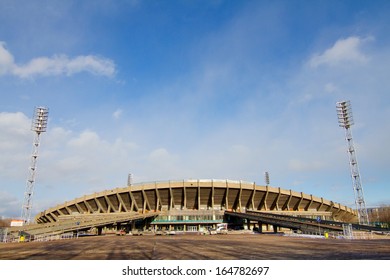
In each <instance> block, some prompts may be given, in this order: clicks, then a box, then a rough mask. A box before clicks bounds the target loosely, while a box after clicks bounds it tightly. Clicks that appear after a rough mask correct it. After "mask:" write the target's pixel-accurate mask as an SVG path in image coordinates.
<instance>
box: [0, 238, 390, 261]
mask: <svg viewBox="0 0 390 280" xmlns="http://www.w3.org/2000/svg"><path fill="white" fill-rule="evenodd" d="M0 259H3V260H19V259H22V260H209V259H211V260H235V259H240V260H243V259H254V260H339V259H340V260H389V259H390V239H370V240H345V239H315V238H302V237H290V236H282V235H271V234H270V235H267V234H239V235H233V234H232V235H230V234H229V235H208V236H200V235H174V236H154V235H150V236H92V237H80V238H78V239H66V240H55V241H47V242H28V243H0Z"/></svg>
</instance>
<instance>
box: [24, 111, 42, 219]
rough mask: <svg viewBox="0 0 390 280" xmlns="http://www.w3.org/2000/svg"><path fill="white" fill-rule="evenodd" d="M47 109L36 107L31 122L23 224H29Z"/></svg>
mask: <svg viewBox="0 0 390 280" xmlns="http://www.w3.org/2000/svg"><path fill="white" fill-rule="evenodd" d="M48 116H49V109H48V108H45V107H36V108H35V110H34V116H33V120H32V125H31V130H32V131H34V132H35V133H34V142H33V150H32V154H31V162H30V168H29V171H30V173H29V176H28V179H27V184H26V190H25V193H24V202H23V206H22V219H23V222H24V224H29V223H30V218H31V209H32V197H33V194H34V182H35V177H36V167H37V158H38V147H39V140H40V139H39V138H40V135H41V133H42V132H45V131H46V127H47V119H48Z"/></svg>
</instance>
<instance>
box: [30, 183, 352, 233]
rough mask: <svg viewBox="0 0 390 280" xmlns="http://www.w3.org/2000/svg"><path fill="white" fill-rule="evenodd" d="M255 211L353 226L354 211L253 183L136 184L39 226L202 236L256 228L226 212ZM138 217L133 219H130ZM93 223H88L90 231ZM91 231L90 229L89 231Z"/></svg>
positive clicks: (53, 213)
mask: <svg viewBox="0 0 390 280" xmlns="http://www.w3.org/2000/svg"><path fill="white" fill-rule="evenodd" d="M248 210H251V211H259V212H270V213H280V214H287V215H293V216H299V217H308V218H320V219H322V220H334V221H342V222H353V221H356V219H357V213H356V211H355V210H353V209H351V208H349V207H347V206H344V205H341V204H339V203H335V202H333V201H331V200H327V199H325V198H322V197H315V196H313V195H311V194H310V195H309V194H305V193H302V192H295V191H292V190H286V189H282V188H278V187H271V186H260V185H256V183H254V182H244V181H232V180H182V181H164V182H149V183H138V184H133V185H131V186H127V187H124V188H116V189H112V190H106V191H102V192H97V193H94V194H90V195H85V196H83V197H80V198H77V199H74V200H72V201H68V202H64V203H63V204H60V205H57V206H55V207H52V208H50V209H47V210H45V211H43V212H41V213H39V214H38V215H37V216H36V217H35V220H36V222H37V223H38V224H47V225H49V224H57V223H58V222H62V223H66V222H69V221H76V222H77V223H86V221H102V222H101V223H98V222H96V223H95V226H96V228H98V229H99V228H100V231H101V228H102V227H103V226H104V227H107V226H110V225H111V226H116V227H117V228H119V227H121V228H126V229H127V230H128V231H130V230H134V229H141V230H147V229H151V230H157V229H167V230H175V231H183V232H190V231H200V230H202V229H203V228H209V227H214V228H215V227H216V226H217V224H219V223H226V224H228V225H229V226H230V227H237V226H240V225H242V226H243V227H245V228H248V227H249V228H251V227H253V226H255V225H251V224H245V221H240V220H235V219H234V218H232V217H231V216H228V215H226V214H225V213H226V212H225V211H234V212H242V213H245V212H246V211H248ZM134 217H137V218H134ZM92 224H93V223H91V225H92ZM91 227H92V226H91Z"/></svg>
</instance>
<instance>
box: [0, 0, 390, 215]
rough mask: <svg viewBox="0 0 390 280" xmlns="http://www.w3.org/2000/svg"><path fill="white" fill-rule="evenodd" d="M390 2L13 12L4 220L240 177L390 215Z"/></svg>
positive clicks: (3, 129)
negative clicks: (356, 187) (163, 184)
mask: <svg viewBox="0 0 390 280" xmlns="http://www.w3.org/2000/svg"><path fill="white" fill-rule="evenodd" d="M389 47H390V2H389V1H379V0H378V1H356V0H352V1H332V0H330V1H298V0H297V1H231V0H226V1H224V0H215V1H209V0H207V1H206V0H205V1H202V0H199V1H195V0H183V1H142V0H130V1H125V0H123V1H107V0H101V1H95V0H91V1H88V0H85V1H71V0H69V1H44V0H42V1H38V0H37V1H27V0H26V1H23V0H0V98H1V99H0V100H1V101H0V216H6V217H18V216H19V215H20V212H21V205H22V201H23V195H24V190H25V186H26V180H27V178H28V167H29V164H30V155H31V151H32V141H33V132H32V131H31V130H30V127H31V118H32V115H33V110H34V107H35V106H46V107H48V108H49V110H50V113H49V124H48V130H47V132H45V133H44V134H42V137H41V146H40V154H39V159H38V175H37V180H36V184H35V193H34V200H33V201H34V213H33V214H35V213H37V212H38V211H42V210H44V209H46V208H48V207H52V206H55V205H57V204H58V203H62V202H64V201H67V200H72V199H74V198H76V197H80V196H82V195H84V194H90V193H93V192H95V191H101V190H105V189H111V188H115V187H123V186H125V185H126V183H127V175H128V173H132V174H133V181H134V182H145V181H155V180H181V179H189V178H192V179H198V178H201V179H212V178H214V179H231V180H243V181H250V182H252V181H255V182H256V183H258V184H260V185H261V184H264V172H265V171H268V172H269V174H270V180H271V185H272V186H276V187H281V188H284V189H293V190H295V191H300V192H301V191H302V192H305V193H308V194H313V195H315V196H319V197H324V198H326V199H329V200H333V201H336V202H340V203H343V204H345V205H347V206H350V207H354V194H353V189H352V181H351V179H350V172H349V165H348V154H347V152H346V142H345V140H344V131H343V129H342V128H340V127H339V126H338V123H337V116H336V109H335V104H336V102H337V101H341V100H351V104H352V109H353V114H354V120H355V125H354V126H353V128H352V130H353V136H354V142H355V148H356V151H357V157H358V160H359V167H360V172H361V178H362V182H363V188H364V194H365V200H366V204H367V205H368V206H377V205H381V204H385V203H390V187H389V181H390V172H389V170H388V169H389V167H390V148H389V146H388V145H389V143H390V122H389V120H390V96H389V94H390V79H389V73H390V48H389Z"/></svg>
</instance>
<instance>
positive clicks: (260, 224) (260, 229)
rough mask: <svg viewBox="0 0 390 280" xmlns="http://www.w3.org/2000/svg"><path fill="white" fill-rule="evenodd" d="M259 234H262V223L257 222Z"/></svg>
mask: <svg viewBox="0 0 390 280" xmlns="http://www.w3.org/2000/svg"><path fill="white" fill-rule="evenodd" d="M259 232H260V233H262V232H263V223H262V222H259Z"/></svg>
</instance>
